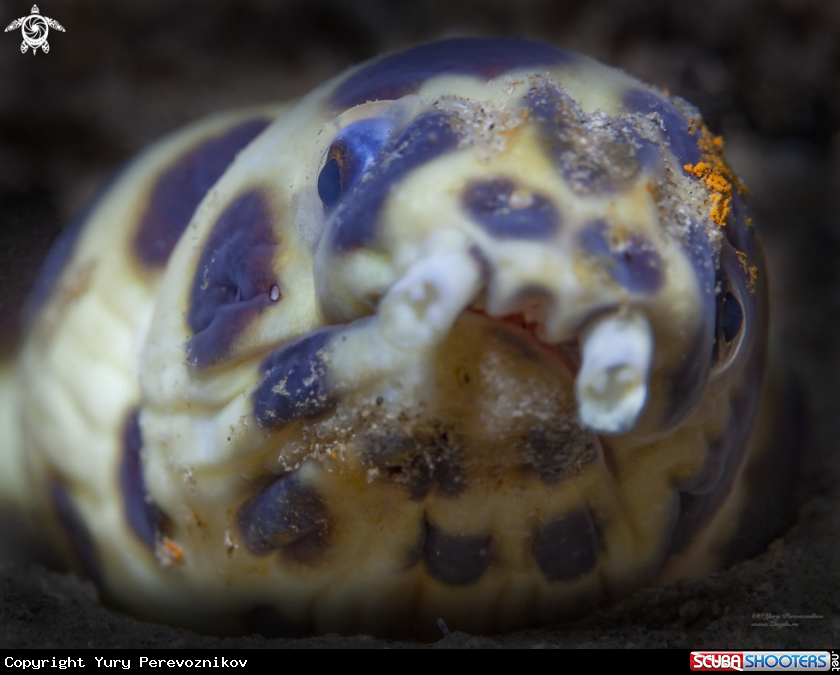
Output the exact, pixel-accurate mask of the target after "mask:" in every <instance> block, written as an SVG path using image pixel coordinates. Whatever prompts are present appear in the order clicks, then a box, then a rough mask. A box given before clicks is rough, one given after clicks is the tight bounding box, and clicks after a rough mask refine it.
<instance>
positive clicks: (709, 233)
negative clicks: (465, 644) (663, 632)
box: [0, 39, 771, 637]
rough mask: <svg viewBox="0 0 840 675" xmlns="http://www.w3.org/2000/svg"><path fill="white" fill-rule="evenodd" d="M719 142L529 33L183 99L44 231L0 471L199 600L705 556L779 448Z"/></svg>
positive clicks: (228, 610)
mask: <svg viewBox="0 0 840 675" xmlns="http://www.w3.org/2000/svg"><path fill="white" fill-rule="evenodd" d="M720 146H721V143H720V141H719V139H716V138H715V137H714V136H712V135H711V134H710V133H709V132H708V130H706V129H705V127H703V125H702V122H701V119H700V115H699V113H698V112H697V111H696V110H695V109H694V108H692V107H691V106H690V105H689V104H687V103H685V102H684V101H682V100H680V99H678V98H675V97H670V96H668V95H666V94H664V93H662V92H661V91H658V90H656V89H654V88H651V87H648V86H646V85H644V84H642V83H640V82H638V81H637V80H635V79H633V78H632V77H629V76H627V75H625V74H624V73H622V72H620V71H617V70H614V69H611V68H608V67H605V66H602V65H600V64H598V63H596V62H594V61H592V60H591V59H588V58H586V57H583V56H580V55H577V54H573V53H570V52H567V51H564V50H562V49H559V48H556V47H553V46H549V45H545V44H541V43H535V42H528V41H524V40H485V39H477V40H450V41H445V42H439V43H433V44H430V45H424V46H421V47H417V48H414V49H412V50H408V51H405V52H400V53H397V54H392V55H389V56H385V57H381V58H380V59H376V60H373V61H370V62H368V63H366V64H362V65H361V66H358V67H356V68H354V69H351V70H350V71H348V72H347V73H345V74H343V75H340V76H338V77H336V78H335V79H333V80H330V81H329V82H327V83H325V84H324V85H323V86H321V87H319V88H318V89H316V90H314V91H313V92H312V93H311V94H310V95H308V96H307V97H305V98H304V99H302V100H301V101H300V102H298V103H295V104H291V105H282V106H275V107H272V106H267V107H264V108H260V109H250V110H243V111H237V112H233V113H225V114H222V115H218V116H216V117H213V118H210V119H207V120H204V121H200V122H198V123H196V124H193V125H191V126H190V127H188V128H186V129H184V130H183V131H180V132H177V133H175V134H173V135H172V136H170V137H168V138H165V139H163V140H162V141H160V142H159V143H157V144H156V145H154V146H152V147H151V148H149V149H148V150H147V151H146V152H144V153H143V154H141V155H140V156H139V157H138V158H137V159H136V160H135V161H134V162H133V163H132V164H130V165H129V166H128V167H127V168H126V169H125V170H124V171H123V172H122V173H121V174H120V175H119V176H118V177H117V178H116V180H115V181H114V182H113V184H112V185H111V186H110V187H109V189H108V190H107V191H106V192H105V193H104V194H103V195H102V196H101V197H100V198H99V200H98V201H97V202H96V203H95V204H94V205H93V207H92V209H91V210H90V211H89V212H88V213H87V214H86V216H85V217H84V218H83V219H82V220H80V222H79V225H78V226H77V227H75V228H71V229H69V230H68V232H67V233H66V234H65V238H64V240H63V241H62V242H60V243H59V244H57V246H56V249H55V252H54V253H53V254H51V257H50V259H49V260H48V262H47V264H46V267H45V270H44V273H43V274H42V278H41V281H40V282H39V284H38V285H37V287H36V290H35V293H34V295H33V299H32V301H31V302H30V311H29V332H28V337H27V341H26V344H25V346H24V348H23V350H22V352H21V354H20V357H19V360H18V364H17V366H16V368H15V369H14V371H12V370H11V369H7V370H6V371H4V372H5V373H7V374H6V375H5V379H4V380H3V382H4V385H3V388H2V390H0V394H2V397H0V401H2V403H3V409H2V413H0V414H3V415H4V419H5V420H6V421H7V422H8V424H7V428H6V429H5V430H4V432H3V433H4V434H6V437H5V441H6V443H5V444H4V447H5V448H7V450H6V451H5V453H4V454H3V456H2V458H0V460H2V462H3V464H2V465H3V466H4V467H5V468H7V469H8V471H6V472H5V477H4V478H3V479H0V480H2V481H3V482H0V488H2V489H3V490H5V492H6V494H8V495H12V494H14V496H15V498H16V499H17V500H18V501H22V502H28V504H29V505H30V506H31V507H32V508H33V509H38V510H40V513H41V514H42V515H43V517H44V520H45V521H47V522H52V523H54V526H55V527H56V528H57V530H59V531H61V535H60V538H61V540H62V541H64V542H65V543H66V547H65V548H66V552H67V555H68V557H69V558H70V559H73V560H75V562H76V563H77V565H78V566H79V568H80V569H81V570H82V571H83V572H84V573H85V574H86V575H88V576H89V577H91V578H92V579H94V580H95V581H96V583H97V584H99V585H100V586H101V588H102V589H103V590H104V591H105V593H106V597H108V598H110V599H111V601H112V602H114V603H116V604H117V605H119V606H121V607H124V608H126V609H127V610H129V611H131V612H133V613H136V614H138V615H141V616H145V617H148V618H152V619H155V620H160V621H166V622H171V623H176V624H182V625H187V626H191V627H195V628H198V629H202V630H211V631H216V632H229V633H235V632H243V631H244V632H247V631H261V632H264V633H265V632H272V631H273V632H276V633H278V634H283V633H284V632H288V633H289V634H292V633H294V634H299V633H301V632H304V633H306V632H310V633H311V632H314V633H321V632H330V631H337V632H342V633H357V632H364V633H374V634H377V635H417V636H421V637H422V636H430V635H431V636H433V635H435V634H436V631H438V630H439V629H438V628H437V620H438V619H441V618H442V619H443V620H444V621H445V623H446V625H447V626H448V627H449V628H450V629H452V630H467V631H474V632H494V631H505V630H512V629H518V628H523V627H527V626H532V625H538V624H544V623H548V622H551V621H555V620H558V619H562V618H564V617H567V616H569V615H571V614H574V613H577V612H581V611H584V610H586V609H588V608H590V607H593V606H597V605H599V604H601V603H604V602H607V601H609V600H611V599H614V598H616V597H619V596H620V595H622V594H625V593H627V592H629V591H631V590H634V589H636V588H638V587H640V586H642V585H645V584H650V583H657V582H662V581H667V580H670V579H674V578H678V577H680V576H684V575H690V574H700V573H704V572H707V571H709V570H713V569H716V568H718V567H719V566H720V565H722V564H725V563H726V562H728V561H729V560H731V559H732V558H733V556H735V557H737V555H738V551H741V550H743V551H744V552H745V553H744V554H746V551H747V549H749V548H750V547H749V546H747V545H744V546H742V547H741V548H739V546H741V544H740V543H739V542H740V541H741V540H740V539H739V536H741V535H740V533H741V532H742V530H743V528H747V527H748V526H749V523H748V522H747V520H745V518H744V517H743V516H742V513H743V508H742V506H743V505H744V504H745V503H746V502H747V500H748V499H749V485H747V483H746V481H744V480H742V476H743V475H744V474H745V471H746V469H747V468H748V467H749V466H751V465H753V464H755V463H756V462H759V461H760V460H761V459H762V457H765V456H766V455H767V453H769V452H771V450H768V447H770V445H769V444H768V443H767V442H766V438H765V437H766V434H764V435H762V434H761V433H759V432H758V431H756V430H757V429H760V428H761V425H760V424H758V423H757V422H756V418H757V417H756V416H757V414H758V410H759V404H760V400H761V392H762V380H763V372H764V367H765V359H766V333H767V327H766V322H767V313H766V299H765V295H766V291H765V286H764V284H765V281H764V277H763V275H761V274H758V275H757V276H756V272H760V271H761V270H762V269H763V262H762V254H761V248H760V245H759V243H758V241H757V239H756V237H755V228H754V226H752V224H751V218H750V215H749V211H748V206H747V203H746V201H745V197H744V195H743V194H742V193H743V189H742V188H741V186H740V184H739V183H738V182H737V179H736V178H735V177H734V176H733V175H732V174H731V172H730V171H729V170H728V168H727V165H726V164H725V162H724V160H723V159H722V155H721V154H720ZM712 178H714V180H712ZM727 186H728V187H727ZM727 209H728V210H727ZM722 219H723V223H721V222H720V221H721V220H722ZM10 392H14V394H12V393H10ZM762 405H763V406H764V407H765V408H767V406H768V405H770V404H769V403H767V401H766V400H765V403H763V404H762ZM762 419H764V418H762ZM21 486H23V488H22V487H21ZM751 545H752V544H751ZM750 550H751V549H750ZM724 551H726V552H727V553H724ZM733 551H734V553H732V552H733Z"/></svg>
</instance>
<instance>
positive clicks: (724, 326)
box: [720, 291, 744, 344]
mask: <svg viewBox="0 0 840 675" xmlns="http://www.w3.org/2000/svg"><path fill="white" fill-rule="evenodd" d="M743 323H744V310H743V309H741V303H740V302H738V298H736V297H735V296H734V295H732V293H730V292H729V291H727V292H726V294H725V295H724V296H723V304H722V306H721V309H720V328H721V334H722V335H723V340H724V342H726V343H727V344H728V343H730V342H732V341H733V340H734V339H735V338H736V337H738V333H740V332H741V325H742V324H743Z"/></svg>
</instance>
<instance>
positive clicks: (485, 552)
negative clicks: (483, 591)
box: [423, 518, 493, 586]
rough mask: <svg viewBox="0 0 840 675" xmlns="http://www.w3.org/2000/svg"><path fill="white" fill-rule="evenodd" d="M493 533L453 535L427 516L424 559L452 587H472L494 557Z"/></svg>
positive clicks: (436, 576) (428, 569)
mask: <svg viewBox="0 0 840 675" xmlns="http://www.w3.org/2000/svg"><path fill="white" fill-rule="evenodd" d="M492 545H493V537H492V536H491V535H486V536H485V535H468V534H449V533H447V532H445V531H444V530H443V529H441V528H439V527H437V526H435V525H433V524H432V523H430V522H429V521H428V518H427V519H426V545H425V547H424V549H423V559H424V561H425V563H426V572H428V574H429V576H430V577H432V578H433V579H437V580H438V581H442V582H443V583H445V584H449V585H450V586H469V585H470V584H474V583H475V582H476V581H478V580H479V579H480V578H481V575H483V574H484V573H485V572H486V571H487V568H488V567H490V561H491V559H492V553H493V551H492Z"/></svg>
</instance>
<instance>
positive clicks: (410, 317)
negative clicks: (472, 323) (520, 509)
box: [375, 246, 653, 434]
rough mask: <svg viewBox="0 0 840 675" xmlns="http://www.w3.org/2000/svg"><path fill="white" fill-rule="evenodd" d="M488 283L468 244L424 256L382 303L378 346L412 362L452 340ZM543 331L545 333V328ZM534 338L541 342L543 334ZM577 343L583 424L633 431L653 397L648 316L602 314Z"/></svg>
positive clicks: (577, 384) (596, 428) (594, 428)
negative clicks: (454, 329)
mask: <svg viewBox="0 0 840 675" xmlns="http://www.w3.org/2000/svg"><path fill="white" fill-rule="evenodd" d="M484 283H485V279H484V277H483V275H482V269H481V265H480V262H479V261H478V260H477V259H476V258H475V256H473V255H472V254H471V253H470V251H469V248H468V247H467V246H464V247H458V248H455V249H454V250H453V248H446V249H445V250H443V251H440V250H438V251H435V252H432V253H431V254H430V255H426V256H423V257H422V258H420V259H419V260H417V261H415V262H414V264H413V265H411V266H410V267H409V268H408V269H407V270H406V272H405V273H404V274H403V275H402V276H401V277H400V278H399V279H398V280H397V281H396V282H395V283H394V284H393V285H392V286H391V288H390V289H389V290H388V292H387V293H386V294H385V295H384V296H383V298H382V300H381V301H380V303H379V308H378V312H377V316H376V319H375V325H376V332H377V333H378V336H377V337H378V338H379V339H378V340H376V342H378V343H379V344H380V345H383V346H385V345H387V347H386V349H389V350H394V351H395V352H397V353H400V354H401V357H402V358H397V359H396V360H395V361H400V360H405V359H407V360H412V356H411V355H412V354H414V355H419V353H421V352H425V351H426V350H428V349H430V348H433V347H435V346H436V345H439V344H440V343H441V342H443V341H444V340H445V339H446V336H447V335H448V334H449V333H450V332H451V330H452V327H453V326H454V324H455V322H456V321H457V320H458V318H459V317H460V316H461V315H462V314H463V313H464V312H465V311H467V310H468V309H469V308H470V306H471V305H472V304H473V303H474V302H476V299H477V298H478V297H479V296H480V294H481V291H482V288H483V286H484ZM491 316H492V314H491ZM494 318H496V319H499V318H502V317H498V316H496V317H494ZM543 318H544V319H545V318H547V317H543ZM537 332H540V333H544V331H539V326H537ZM532 336H533V339H535V340H538V341H539V338H538V337H537V334H536V333H532ZM578 339H579V343H580V346H581V366H580V370H579V372H578V373H577V377H576V379H575V397H576V400H577V409H578V418H579V421H580V422H581V423H582V424H583V426H585V427H587V428H589V429H591V430H592V431H594V432H596V433H604V434H619V433H624V432H627V431H629V430H630V429H632V428H633V427H634V426H635V424H636V422H637V421H638V419H639V417H640V416H641V414H642V411H643V410H644V407H645V403H646V402H647V398H648V381H649V377H650V368H651V361H652V357H653V333H652V330H651V327H650V324H649V322H648V319H647V317H646V316H645V315H644V314H643V313H642V312H641V311H640V310H638V309H628V308H620V309H618V310H616V311H613V312H611V313H608V314H600V315H598V316H597V317H595V318H594V319H592V320H590V321H589V322H588V323H587V324H586V325H585V326H584V328H583V330H581V331H580V332H579V334H578ZM548 346H551V345H548Z"/></svg>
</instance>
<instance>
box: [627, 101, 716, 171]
mask: <svg viewBox="0 0 840 675" xmlns="http://www.w3.org/2000/svg"><path fill="white" fill-rule="evenodd" d="M622 103H623V105H624V109H625V110H627V111H628V112H631V113H641V114H642V115H649V114H651V113H656V114H657V115H658V116H659V119H658V122H659V126H660V129H661V130H662V134H663V136H664V137H665V140H666V141H667V143H668V145H669V146H670V148H671V152H672V153H673V154H674V157H676V158H677V161H678V162H679V164H680V169H682V170H683V172H684V173H687V172H686V171H685V169H683V166H685V165H686V164H696V163H697V162H699V161H700V148H699V147H698V146H697V140H698V138H699V137H700V135H701V132H700V130H699V129H698V130H697V131H696V132H695V133H696V134H697V135H694V134H692V133H691V132H690V131H689V121H688V120H687V119H686V118H685V117H684V116H683V115H682V113H680V112H679V111H678V110H677V109H676V107H674V105H673V104H672V103H671V102H670V101H666V100H665V99H662V98H659V97H658V96H656V95H655V94H653V93H651V92H649V91H645V90H644V89H631V90H629V91H628V92H626V93H625V94H624V97H623V99H622Z"/></svg>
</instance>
